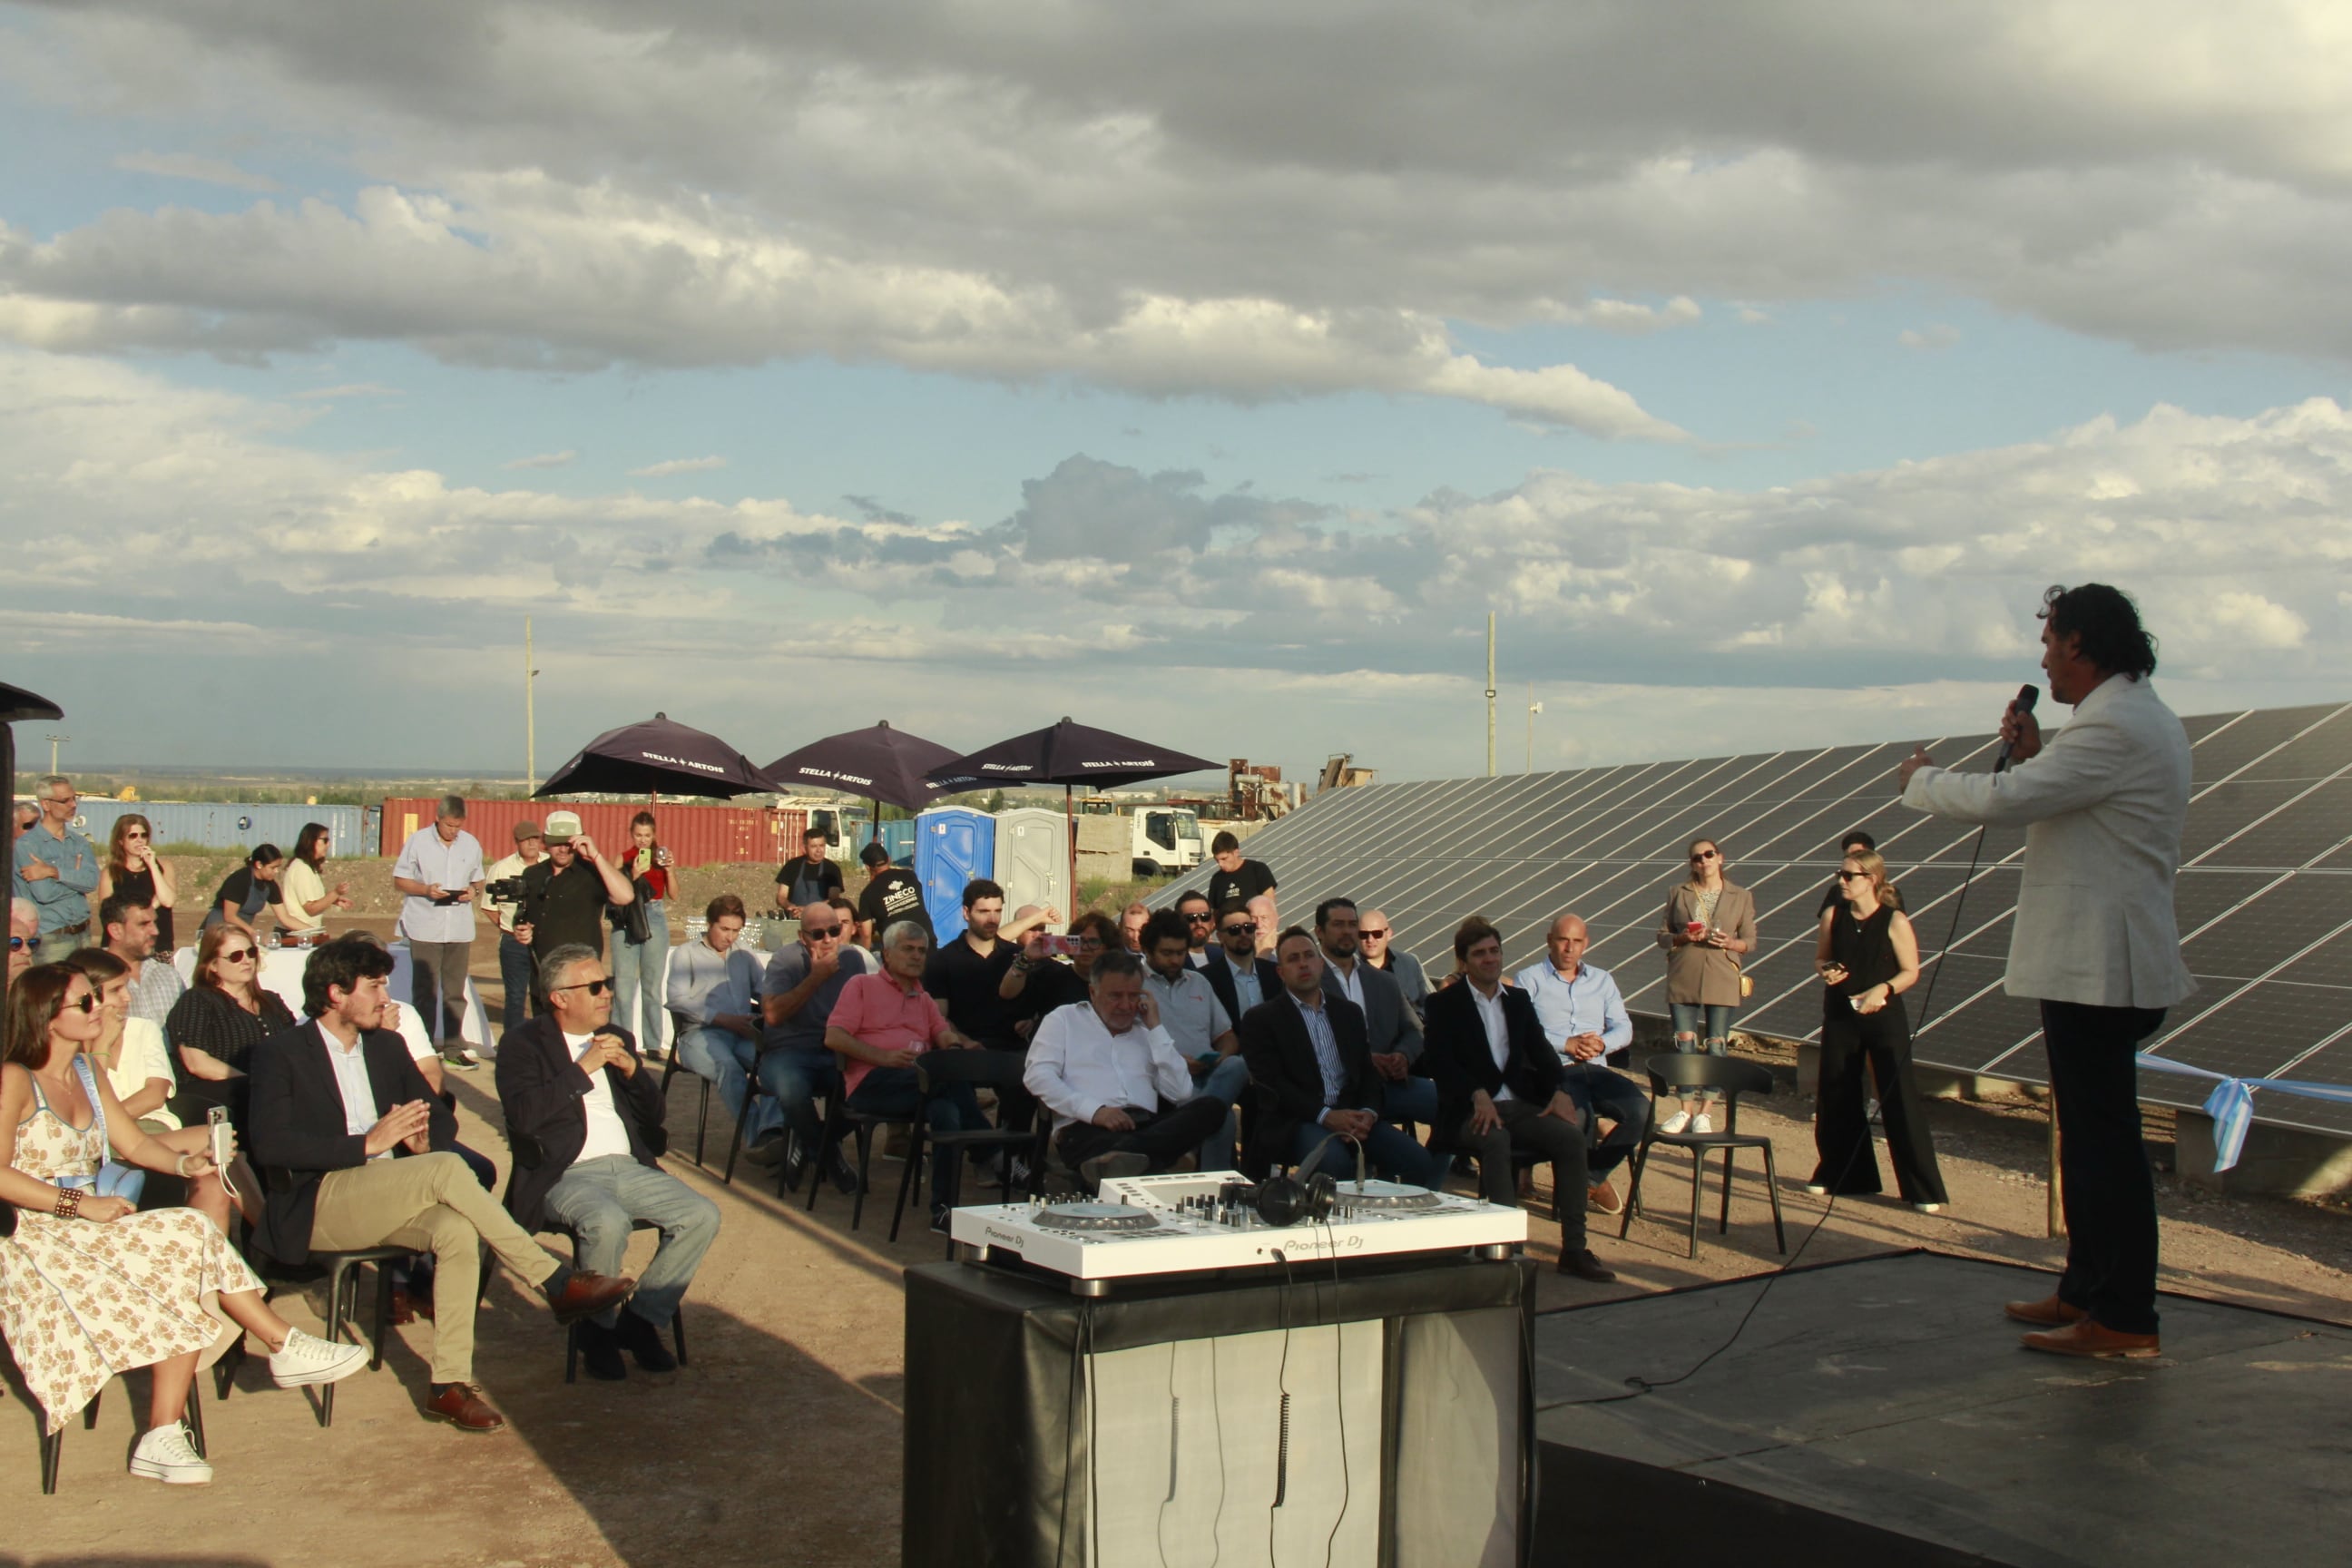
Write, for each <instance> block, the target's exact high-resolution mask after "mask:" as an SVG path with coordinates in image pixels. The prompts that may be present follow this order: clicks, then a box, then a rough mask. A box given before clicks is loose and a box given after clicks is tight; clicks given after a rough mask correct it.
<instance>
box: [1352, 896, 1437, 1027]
mask: <svg viewBox="0 0 2352 1568" xmlns="http://www.w3.org/2000/svg"><path fill="white" fill-rule="evenodd" d="M1395 940H1396V928H1395V927H1394V926H1392V925H1391V924H1389V917H1388V911H1387V910H1365V911H1364V912H1363V914H1362V915H1360V916H1359V917H1358V920H1357V924H1356V941H1357V942H1358V943H1359V944H1360V946H1361V947H1362V948H1363V950H1364V962H1365V963H1369V964H1370V965H1371V966H1372V967H1373V968H1374V969H1384V970H1386V971H1388V973H1389V975H1390V977H1391V979H1393V980H1394V981H1395V982H1396V983H1397V989H1398V990H1400V991H1402V992H1403V993H1404V1005H1406V1006H1408V1007H1410V1008H1412V1016H1414V1017H1416V1018H1418V1017H1420V1016H1421V1005H1422V1004H1423V1003H1424V1002H1426V1001H1428V1000H1429V976H1428V975H1426V974H1424V973H1422V968H1421V960H1419V959H1417V958H1415V957H1414V956H1413V955H1412V954H1411V953H1409V952H1404V951H1403V950H1402V949H1401V948H1396V947H1392V946H1391V945H1390V944H1391V943H1392V942H1395Z"/></svg>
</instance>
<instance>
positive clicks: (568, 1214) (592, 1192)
mask: <svg viewBox="0 0 2352 1568" xmlns="http://www.w3.org/2000/svg"><path fill="white" fill-rule="evenodd" d="M547 1216H548V1218H549V1219H550V1220H551V1221H552V1222H553V1223H555V1224H557V1225H560V1226H562V1227H563V1228H564V1229H566V1230H568V1231H570V1232H571V1233H572V1266H573V1267H574V1268H578V1269H579V1270H581V1271H582V1272H583V1273H588V1274H618V1273H619V1272H621V1265H622V1263H623V1262H624V1261H625V1259H626V1257H627V1254H628V1250H629V1233H630V1231H631V1230H632V1229H633V1228H634V1222H635V1221H637V1220H641V1219H642V1220H648V1221H651V1222H652V1223H653V1225H654V1226H656V1228H657V1229H659V1230H660V1232H661V1245H660V1247H658V1248H656V1250H655V1252H654V1259H653V1261H652V1262H651V1263H648V1264H646V1271H645V1272H644V1273H643V1274H640V1275H639V1276H637V1293H636V1295H635V1296H634V1297H632V1298H631V1299H630V1300H629V1310H630V1311H632V1312H635V1314H636V1315H637V1316H639V1317H641V1318H643V1319H644V1320H645V1321H647V1322H648V1323H651V1324H653V1325H654V1326H655V1327H656V1328H663V1327H667V1325H668V1323H669V1321H670V1318H671V1316H672V1315H673V1314H674V1313H676V1312H677V1304H678V1302H679V1301H680V1300H683V1299H684V1298H685V1296H686V1288H687V1286H688V1284H690V1283H692V1281H693V1279H694V1271H695V1269H697V1268H699V1267H701V1264H702V1255H703V1254H704V1253H706V1252H708V1251H709V1250H710V1244H711V1242H712V1241H713V1240H715V1239H717V1237H718V1235H719V1205H717V1204H714V1203H712V1202H711V1201H710V1200H709V1198H706V1197H704V1196H703V1195H702V1194H700V1193H698V1192H696V1191H695V1190H694V1189H693V1188H692V1187H689V1186H688V1185H687V1184H685V1183H684V1182H681V1181H679V1180H678V1179H677V1177H676V1176H673V1175H671V1174H670V1173H668V1172H667V1171H657V1170H656V1169H654V1168H653V1167H652V1166H650V1165H640V1164H638V1163H636V1162H635V1160H632V1159H630V1158H629V1157H628V1156H627V1155H626V1154H606V1155H604V1156H603V1157H602V1158H599V1159H594V1160H587V1161H583V1162H582V1163H579V1164H576V1165H574V1166H572V1169H570V1170H568V1171H566V1172H564V1173H563V1175H562V1179H561V1180H559V1181H558V1182H557V1183H556V1184H555V1185H554V1186H552V1187H551V1188H549V1189H548V1193H547ZM596 1321H598V1322H600V1323H603V1324H604V1326H605V1327H606V1328H611V1327H612V1326H613V1325H614V1323H616V1322H618V1321H620V1317H619V1314H618V1313H617V1312H606V1313H603V1314H601V1315H599V1317H598V1318H597V1320H596Z"/></svg>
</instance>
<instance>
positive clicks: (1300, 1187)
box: [1219, 1132, 1364, 1226]
mask: <svg viewBox="0 0 2352 1568" xmlns="http://www.w3.org/2000/svg"><path fill="white" fill-rule="evenodd" d="M1339 1136H1340V1134H1339V1133H1337V1132H1330V1133H1326V1134H1325V1135H1324V1138H1323V1142H1320V1143H1318V1144H1317V1145H1315V1152H1313V1153H1311V1154H1309V1155H1307V1158H1306V1159H1305V1160H1302V1161H1301V1162H1299V1165H1298V1168H1299V1169H1300V1170H1302V1171H1315V1173H1314V1174H1313V1175H1311V1176H1308V1177H1306V1178H1305V1179H1304V1180H1302V1179H1300V1178H1299V1177H1297V1176H1294V1175H1290V1174H1288V1173H1285V1172H1283V1171H1281V1170H1276V1172H1275V1173H1273V1174H1272V1175H1270V1176H1268V1177H1266V1179H1265V1181H1263V1182H1258V1183H1256V1184H1249V1183H1244V1182H1228V1183H1227V1184H1225V1187H1224V1190H1223V1192H1222V1193H1221V1194H1219V1195H1220V1196H1221V1197H1223V1199H1224V1201H1225V1202H1227V1203H1229V1204H1234V1205H1238V1206H1240V1207H1243V1208H1247V1209H1252V1210H1255V1212H1256V1214H1257V1217H1258V1218H1260V1219H1262V1220H1264V1221H1265V1223H1266V1224H1268V1225H1283V1226H1289V1225H1318V1224H1320V1223H1321V1222H1323V1221H1324V1220H1328V1219H1329V1218H1330V1217H1331V1210H1332V1209H1333V1207H1334V1206H1336V1205H1338V1203H1339V1183H1337V1182H1335V1181H1333V1180H1332V1179H1331V1178H1330V1177H1328V1176H1327V1175H1325V1174H1324V1173H1322V1172H1320V1171H1316V1170H1315V1168H1316V1167H1317V1166H1318V1165H1319V1164H1321V1163H1323V1151H1324V1150H1326V1149H1328V1148H1329V1147H1330V1146H1331V1140H1332V1139H1334V1138H1337V1137H1339ZM1349 1142H1351V1143H1354V1144H1355V1145H1356V1184H1357V1185H1358V1186H1359V1187H1360V1186H1362V1185H1363V1184H1364V1145H1363V1142H1362V1141H1361V1140H1360V1139H1352V1138H1351V1139H1349Z"/></svg>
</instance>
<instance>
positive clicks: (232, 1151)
mask: <svg viewBox="0 0 2352 1568" xmlns="http://www.w3.org/2000/svg"><path fill="white" fill-rule="evenodd" d="M205 1131H206V1132H207V1133H209V1134H210V1135H211V1137H212V1149H211V1153H212V1157H213V1169H215V1170H216V1171H218V1172H219V1173H220V1179H221V1185H222V1187H224V1188H225V1189H226V1190H227V1193H228V1194H229V1196H231V1197H236V1196H237V1195H238V1194H237V1190H236V1184H235V1183H234V1182H231V1181H230V1180H229V1177H228V1165H229V1162H230V1161H231V1160H233V1159H235V1158H236V1132H235V1131H234V1130H233V1129H231V1128H230V1126H229V1124H228V1107H226V1106H225V1105H215V1106H214V1107H212V1108H211V1109H210V1110H206V1111H205Z"/></svg>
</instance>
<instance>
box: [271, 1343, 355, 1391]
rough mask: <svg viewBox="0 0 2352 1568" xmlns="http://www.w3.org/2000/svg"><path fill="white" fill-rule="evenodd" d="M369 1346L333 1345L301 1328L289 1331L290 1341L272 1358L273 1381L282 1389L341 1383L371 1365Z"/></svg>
mask: <svg viewBox="0 0 2352 1568" xmlns="http://www.w3.org/2000/svg"><path fill="white" fill-rule="evenodd" d="M367 1360H368V1348H367V1346H365V1345H339V1344H331V1343H330V1342H327V1341H325V1340H322V1339H320V1338H319V1337H318V1336H317V1335H316V1334H306V1333H304V1332H303V1331H301V1330H299V1329H289V1330H287V1331H286V1343H285V1344H284V1345H283V1346H282V1347H280V1348H279V1349H278V1351H277V1352H274V1353H273V1354H272V1355H271V1356H270V1358H269V1380H270V1381H271V1382H272V1383H275V1384H277V1385H278V1387H280V1388H300V1387H302V1386H303V1385H305V1384H313V1383H341V1381H342V1380H343V1379H345V1378H347V1377H349V1376H351V1375H352V1373H355V1372H357V1371H359V1370H360V1369H361V1368H362V1367H363V1366H365V1365H367Z"/></svg>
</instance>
